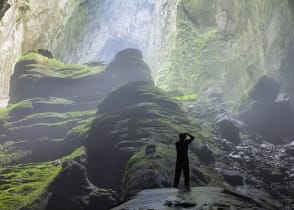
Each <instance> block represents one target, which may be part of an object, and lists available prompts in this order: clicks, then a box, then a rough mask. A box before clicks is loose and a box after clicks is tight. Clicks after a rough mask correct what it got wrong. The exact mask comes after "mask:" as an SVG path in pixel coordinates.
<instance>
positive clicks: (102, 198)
mask: <svg viewBox="0 0 294 210" xmlns="http://www.w3.org/2000/svg"><path fill="white" fill-rule="evenodd" d="M62 168H63V169H62V171H61V172H60V174H59V175H58V176H57V177H56V179H55V180H54V181H53V183H52V184H51V185H50V186H49V187H48V191H49V192H50V193H51V196H50V198H49V200H48V204H47V208H46V210H54V209H72V210H80V209H89V210H90V209H106V208H108V207H110V206H111V205H113V204H114V201H115V198H114V197H115V194H114V193H113V192H112V191H111V190H104V189H99V188H97V187H96V186H94V185H93V184H91V183H90V181H89V180H88V178H87V175H86V170H85V167H84V166H82V165H81V164H79V163H78V162H76V161H66V162H64V164H63V165H62Z"/></svg>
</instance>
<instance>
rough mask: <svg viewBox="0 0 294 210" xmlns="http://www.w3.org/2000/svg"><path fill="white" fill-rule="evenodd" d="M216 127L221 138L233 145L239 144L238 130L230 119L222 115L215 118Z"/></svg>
mask: <svg viewBox="0 0 294 210" xmlns="http://www.w3.org/2000/svg"><path fill="white" fill-rule="evenodd" d="M216 125H217V127H218V130H219V132H220V135H221V137H222V138H225V139H226V140H228V141H230V142H232V143H233V144H238V143H240V130H239V128H238V127H237V126H236V124H235V122H234V121H233V120H232V119H231V118H229V117H228V116H226V115H223V114H222V115H221V116H218V117H217V120H216Z"/></svg>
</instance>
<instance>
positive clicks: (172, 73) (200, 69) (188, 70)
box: [157, 7, 219, 95]
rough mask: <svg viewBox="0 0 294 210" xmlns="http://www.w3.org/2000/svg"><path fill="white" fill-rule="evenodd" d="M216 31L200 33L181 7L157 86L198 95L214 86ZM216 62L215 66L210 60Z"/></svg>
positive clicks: (216, 74)
mask: <svg viewBox="0 0 294 210" xmlns="http://www.w3.org/2000/svg"><path fill="white" fill-rule="evenodd" d="M217 33H218V31H217V29H216V28H209V29H207V30H206V31H204V32H202V31H200V30H198V29H197V27H195V23H193V21H192V20H191V19H190V17H188V16H187V15H186V13H185V12H184V11H183V8H181V7H180V9H179V11H178V19H177V33H176V38H175V44H174V45H175V46H174V47H173V50H172V53H171V58H170V60H169V61H168V62H167V63H166V64H165V65H163V67H162V69H160V70H159V75H158V79H157V83H158V85H159V86H160V87H161V88H163V89H164V90H167V91H171V92H172V91H174V90H177V91H180V92H181V93H182V94H184V95H190V94H195V93H199V92H200V91H201V90H203V89H205V88H208V87H210V86H212V85H214V81H213V79H216V78H217V77H218V71H219V69H218V67H219V66H218V64H217V52H218V48H219V46H218V44H217V42H216V41H217ZM212 60H215V63H214V64H211V61H212Z"/></svg>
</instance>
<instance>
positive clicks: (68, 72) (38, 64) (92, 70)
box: [19, 52, 105, 79]
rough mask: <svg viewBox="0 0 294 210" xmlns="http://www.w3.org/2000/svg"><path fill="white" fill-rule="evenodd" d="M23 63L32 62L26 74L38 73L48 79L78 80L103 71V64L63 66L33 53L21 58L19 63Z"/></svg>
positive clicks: (56, 61) (57, 61)
mask: <svg viewBox="0 0 294 210" xmlns="http://www.w3.org/2000/svg"><path fill="white" fill-rule="evenodd" d="M23 61H31V62H32V63H31V64H28V65H29V67H30V68H29V69H28V70H27V72H28V73H32V74H33V73H38V74H41V75H43V76H48V77H59V78H73V79H78V78H82V77H85V76H90V75H94V74H98V73H100V72H102V71H104V69H105V66H104V65H103V64H101V65H97V66H92V65H79V64H63V63H62V62H60V61H59V60H56V59H50V58H47V57H45V56H43V55H41V54H38V53H35V52H29V53H27V54H25V55H24V56H22V57H21V58H20V60H19V62H23Z"/></svg>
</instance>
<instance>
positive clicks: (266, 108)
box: [240, 76, 294, 144]
mask: <svg viewBox="0 0 294 210" xmlns="http://www.w3.org/2000/svg"><path fill="white" fill-rule="evenodd" d="M279 91H280V89H279V84H278V83H277V82H275V81H274V80H273V79H271V78H269V77H268V76H264V77H262V78H261V79H260V80H259V81H258V83H257V84H256V86H255V87H254V88H253V90H252V92H251V94H250V95H249V97H248V98H247V99H246V100H244V102H243V104H242V105H241V108H240V112H241V113H240V117H241V119H242V120H243V121H244V122H245V123H246V124H247V126H248V128H249V130H250V131H251V132H253V133H256V134H259V135H261V136H262V137H263V138H264V139H265V140H267V141H269V142H271V143H273V144H283V143H285V142H286V140H287V139H289V138H292V137H294V129H293V124H294V118H293V115H292V113H291V108H290V102H291V99H290V98H289V97H288V96H287V94H285V93H280V92H279Z"/></svg>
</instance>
